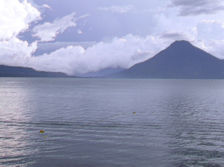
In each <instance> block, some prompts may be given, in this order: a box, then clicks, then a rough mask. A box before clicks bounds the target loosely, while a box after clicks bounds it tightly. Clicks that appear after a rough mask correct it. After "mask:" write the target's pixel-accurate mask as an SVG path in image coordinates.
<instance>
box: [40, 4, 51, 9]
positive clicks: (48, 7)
mask: <svg viewBox="0 0 224 167" xmlns="http://www.w3.org/2000/svg"><path fill="white" fill-rule="evenodd" d="M42 6H43V7H44V8H47V9H52V8H51V7H50V6H49V5H48V4H43V5H42Z"/></svg>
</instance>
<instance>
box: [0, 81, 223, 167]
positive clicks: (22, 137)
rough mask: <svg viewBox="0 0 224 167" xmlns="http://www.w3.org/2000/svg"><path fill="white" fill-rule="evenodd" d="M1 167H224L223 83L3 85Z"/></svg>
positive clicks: (0, 94)
mask: <svg viewBox="0 0 224 167" xmlns="http://www.w3.org/2000/svg"><path fill="white" fill-rule="evenodd" d="M41 130H42V133H40V131H41ZM0 166H1V167H11V166H12V167H221V166H224V80H150V79H71V78H67V79H64V78H0Z"/></svg>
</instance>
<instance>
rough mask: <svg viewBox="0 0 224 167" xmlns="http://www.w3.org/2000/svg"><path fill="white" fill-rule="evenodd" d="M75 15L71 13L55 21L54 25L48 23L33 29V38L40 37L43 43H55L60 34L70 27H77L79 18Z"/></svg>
mask: <svg viewBox="0 0 224 167" xmlns="http://www.w3.org/2000/svg"><path fill="white" fill-rule="evenodd" d="M75 16H76V14H75V13H71V14H69V15H67V16H64V17H62V18H60V19H56V20H54V21H53V22H52V23H50V22H46V23H43V24H40V25H37V26H35V27H34V28H33V36H34V37H38V38H39V39H40V40H41V41H45V42H46V41H54V39H55V37H56V36H57V35H58V34H61V33H63V32H64V31H65V30H66V29H67V28H69V27H76V26H77V23H76V21H77V18H76V17H75Z"/></svg>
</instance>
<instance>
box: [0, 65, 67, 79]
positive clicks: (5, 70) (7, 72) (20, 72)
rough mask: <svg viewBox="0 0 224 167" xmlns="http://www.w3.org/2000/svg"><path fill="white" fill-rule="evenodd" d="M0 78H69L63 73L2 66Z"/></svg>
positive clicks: (0, 66)
mask: <svg viewBox="0 0 224 167" xmlns="http://www.w3.org/2000/svg"><path fill="white" fill-rule="evenodd" d="M0 77H68V76H67V75H66V74H63V73H55V72H43V71H36V70H34V69H32V68H25V67H11V66H4V65H0Z"/></svg>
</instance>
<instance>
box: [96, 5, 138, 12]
mask: <svg viewBox="0 0 224 167" xmlns="http://www.w3.org/2000/svg"><path fill="white" fill-rule="evenodd" d="M98 9H99V10H101V11H106V12H112V13H120V14H124V13H128V12H130V11H131V10H133V9H134V7H133V6H132V5H127V6H110V7H99V8H98Z"/></svg>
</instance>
